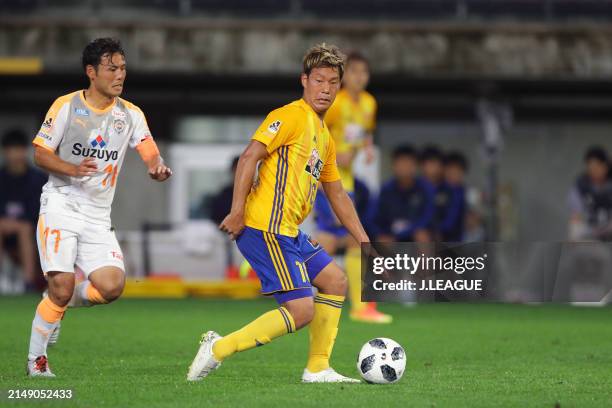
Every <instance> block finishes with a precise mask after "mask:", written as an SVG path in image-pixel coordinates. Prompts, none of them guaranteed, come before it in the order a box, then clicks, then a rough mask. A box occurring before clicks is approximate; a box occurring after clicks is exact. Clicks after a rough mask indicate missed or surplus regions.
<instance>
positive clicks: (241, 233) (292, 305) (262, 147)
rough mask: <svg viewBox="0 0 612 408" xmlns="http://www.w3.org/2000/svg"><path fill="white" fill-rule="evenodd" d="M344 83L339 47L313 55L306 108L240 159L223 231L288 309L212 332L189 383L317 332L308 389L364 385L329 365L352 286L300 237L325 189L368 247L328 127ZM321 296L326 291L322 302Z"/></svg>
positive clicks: (284, 118)
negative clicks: (255, 351) (303, 332)
mask: <svg viewBox="0 0 612 408" xmlns="http://www.w3.org/2000/svg"><path fill="white" fill-rule="evenodd" d="M343 73H344V60H343V55H342V54H341V53H340V51H339V50H338V49H337V48H336V47H333V46H327V45H325V44H321V45H317V46H315V47H313V48H312V49H310V50H309V51H308V53H307V54H306V55H305V56H304V60H303V72H302V75H301V81H302V86H303V88H304V93H303V97H302V99H300V100H297V101H294V102H292V103H290V104H288V105H285V106H283V107H282V108H279V109H276V110H274V111H272V112H271V113H270V114H269V115H268V116H267V118H266V119H265V120H264V122H263V123H262V124H261V126H260V127H259V128H258V129H257V131H256V132H255V134H254V135H253V137H252V140H251V142H250V144H249V145H248V146H247V148H246V149H245V151H244V152H243V153H242V155H241V156H240V160H239V162H238V168H237V171H236V176H235V182H234V195H233V202H232V209H231V211H230V214H229V215H228V216H227V217H226V218H225V220H223V222H222V223H221V225H220V228H221V230H223V231H225V232H227V233H228V234H229V235H230V236H231V237H232V238H234V239H236V243H237V245H238V248H239V249H240V251H241V252H242V254H243V255H244V257H245V258H246V259H247V260H248V261H249V263H250V264H251V266H252V267H253V269H254V270H255V272H256V273H257V276H258V277H259V279H260V280H261V284H262V292H263V294H266V295H271V296H274V298H275V299H276V301H277V302H278V304H279V305H280V307H279V308H277V309H274V310H271V311H269V312H267V313H265V314H263V315H261V316H259V317H258V318H257V319H255V320H253V321H252V322H251V323H249V324H247V325H246V326H244V327H242V328H240V329H238V330H236V331H235V332H233V333H230V334H228V335H226V336H225V337H221V336H219V334H217V333H215V332H213V331H209V332H207V333H206V334H204V335H203V336H202V341H201V345H200V348H199V350H198V353H197V355H196V356H195V358H194V360H193V362H192V364H191V366H190V367H189V372H188V374H187V379H188V380H190V381H197V380H200V379H202V378H203V377H205V376H207V375H208V374H209V373H210V372H211V371H213V370H215V369H216V368H217V367H218V366H219V365H220V364H221V362H222V361H224V360H225V359H227V358H228V357H230V356H231V355H233V354H234V353H236V352H239V351H245V350H249V349H251V348H254V347H256V346H262V345H264V344H267V343H269V342H270V341H271V340H273V339H274V338H276V337H279V336H282V335H285V334H287V333H293V332H295V331H296V330H299V329H301V328H302V327H304V326H306V325H308V324H310V352H309V355H308V362H307V365H306V368H305V370H304V373H303V375H302V381H303V382H359V381H358V380H355V379H352V378H348V377H345V376H342V375H340V374H338V373H337V372H336V371H334V370H333V369H332V368H331V367H330V365H329V359H330V355H331V351H332V348H333V345H334V341H335V339H336V334H337V332H338V321H339V319H340V312H341V310H342V304H343V302H344V296H345V293H346V290H347V280H346V276H345V274H344V272H343V271H342V270H341V269H340V268H339V267H338V265H337V264H336V263H335V262H333V260H332V258H331V257H330V256H329V255H328V254H327V253H326V252H325V250H324V249H323V248H322V247H321V246H320V245H319V244H317V243H316V242H314V241H312V240H311V239H310V237H308V236H307V235H306V234H304V233H302V232H301V231H300V230H299V225H300V224H301V223H302V221H303V220H304V219H305V218H306V216H307V215H308V213H310V210H311V208H312V206H313V203H314V199H315V196H316V193H317V188H318V186H319V183H321V185H322V186H323V189H324V190H325V192H326V194H327V196H328V197H329V201H330V203H331V206H332V208H333V209H334V212H335V213H336V215H337V217H338V219H340V221H341V222H342V224H343V225H344V226H345V227H346V228H347V230H348V231H349V232H350V234H351V235H352V236H353V237H354V239H355V240H356V241H358V242H369V239H368V236H367V235H366V233H365V231H364V229H363V227H362V225H361V222H360V221H359V218H358V217H357V213H356V211H355V208H354V206H353V202H352V201H351V199H350V197H349V196H348V195H347V193H346V192H345V191H344V189H343V188H342V183H341V181H340V175H339V173H338V169H337V167H336V150H335V144H334V141H333V139H332V137H331V135H330V133H329V130H328V128H327V126H326V125H325V122H324V121H323V117H324V115H325V112H326V111H327V110H328V109H329V107H330V106H331V104H332V102H333V101H334V98H335V97H336V93H337V92H338V90H339V89H340V81H341V79H342V75H343ZM258 163H259V166H258ZM256 169H258V174H257V180H256V181H255V182H253V178H254V176H255V173H256ZM312 286H315V287H317V289H318V294H317V296H315V297H313V291H312Z"/></svg>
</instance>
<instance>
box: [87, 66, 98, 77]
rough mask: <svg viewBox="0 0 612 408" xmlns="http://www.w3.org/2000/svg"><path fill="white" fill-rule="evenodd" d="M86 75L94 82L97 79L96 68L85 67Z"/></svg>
mask: <svg viewBox="0 0 612 408" xmlns="http://www.w3.org/2000/svg"><path fill="white" fill-rule="evenodd" d="M85 75H87V78H89V79H90V80H92V81H93V80H94V79H95V77H96V68H94V66H93V65H88V66H87V67H85Z"/></svg>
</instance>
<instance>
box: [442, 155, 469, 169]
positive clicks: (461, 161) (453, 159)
mask: <svg viewBox="0 0 612 408" xmlns="http://www.w3.org/2000/svg"><path fill="white" fill-rule="evenodd" d="M444 165H445V166H459V167H461V168H462V169H463V171H465V172H467V171H468V168H469V163H468V160H467V158H466V157H465V155H464V154H463V153H461V152H459V151H451V152H448V154H447V155H446V156H444Z"/></svg>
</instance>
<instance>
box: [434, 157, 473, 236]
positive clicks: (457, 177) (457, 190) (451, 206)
mask: <svg viewBox="0 0 612 408" xmlns="http://www.w3.org/2000/svg"><path fill="white" fill-rule="evenodd" d="M467 169H468V163H467V159H466V158H465V156H464V155H463V154H461V153H459V152H450V153H448V154H447V155H446V157H445V158H444V182H443V183H442V184H443V185H444V188H443V190H444V191H445V194H446V199H445V201H446V206H445V212H444V214H443V217H442V218H441V219H440V220H439V224H438V231H437V232H438V234H439V238H440V240H441V241H442V242H462V241H463V236H464V230H465V218H466V208H467V204H466V188H465V173H466V172H467Z"/></svg>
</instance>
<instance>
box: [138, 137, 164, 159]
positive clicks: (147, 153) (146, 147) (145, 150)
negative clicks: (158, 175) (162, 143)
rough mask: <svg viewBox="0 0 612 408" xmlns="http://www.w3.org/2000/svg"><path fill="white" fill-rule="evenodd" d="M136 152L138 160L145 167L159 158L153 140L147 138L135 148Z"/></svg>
mask: <svg viewBox="0 0 612 408" xmlns="http://www.w3.org/2000/svg"><path fill="white" fill-rule="evenodd" d="M136 151H137V152H138V154H139V155H140V158H141V159H142V161H143V162H145V163H146V164H147V165H150V163H151V162H152V161H153V160H155V159H156V158H158V157H159V149H158V148H157V144H156V143H155V140H153V138H151V137H149V138H146V139H145V140H143V141H142V142H141V143H139V144H138V145H137V146H136Z"/></svg>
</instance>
